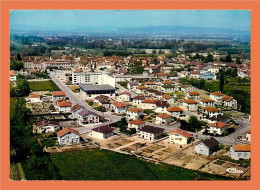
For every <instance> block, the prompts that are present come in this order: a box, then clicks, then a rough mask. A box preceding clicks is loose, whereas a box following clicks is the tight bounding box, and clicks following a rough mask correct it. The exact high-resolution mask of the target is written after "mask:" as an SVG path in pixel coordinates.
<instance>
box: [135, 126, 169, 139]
mask: <svg viewBox="0 0 260 190" xmlns="http://www.w3.org/2000/svg"><path fill="white" fill-rule="evenodd" d="M139 131H140V133H139V137H140V138H143V139H146V140H150V141H155V140H156V139H158V137H160V136H162V135H163V131H164V129H163V128H159V127H154V126H150V125H145V126H144V127H142V128H141V129H140V130H139Z"/></svg>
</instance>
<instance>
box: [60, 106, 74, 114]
mask: <svg viewBox="0 0 260 190" xmlns="http://www.w3.org/2000/svg"><path fill="white" fill-rule="evenodd" d="M59 112H62V113H69V112H71V106H62V107H59Z"/></svg>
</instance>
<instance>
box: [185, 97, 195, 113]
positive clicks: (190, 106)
mask: <svg viewBox="0 0 260 190" xmlns="http://www.w3.org/2000/svg"><path fill="white" fill-rule="evenodd" d="M183 107H184V108H185V109H186V110H188V111H197V110H198V102H197V101H195V100H191V99H184V100H183Z"/></svg>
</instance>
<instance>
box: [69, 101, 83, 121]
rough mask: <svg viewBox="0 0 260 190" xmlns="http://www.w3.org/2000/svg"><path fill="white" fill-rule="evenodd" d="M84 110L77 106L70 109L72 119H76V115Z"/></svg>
mask: <svg viewBox="0 0 260 190" xmlns="http://www.w3.org/2000/svg"><path fill="white" fill-rule="evenodd" d="M83 109H84V108H82V107H81V106H80V105H79V104H76V105H74V106H72V107H71V113H72V117H73V118H78V113H79V112H80V111H81V110H83Z"/></svg>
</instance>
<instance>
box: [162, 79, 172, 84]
mask: <svg viewBox="0 0 260 190" xmlns="http://www.w3.org/2000/svg"><path fill="white" fill-rule="evenodd" d="M171 83H172V81H169V80H166V81H162V84H171Z"/></svg>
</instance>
